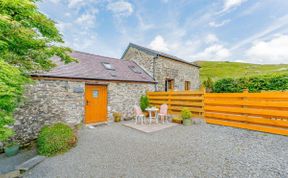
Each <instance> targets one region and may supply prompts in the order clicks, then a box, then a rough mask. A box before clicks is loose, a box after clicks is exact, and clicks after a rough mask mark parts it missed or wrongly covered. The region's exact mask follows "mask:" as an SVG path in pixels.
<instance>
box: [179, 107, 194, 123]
mask: <svg viewBox="0 0 288 178" xmlns="http://www.w3.org/2000/svg"><path fill="white" fill-rule="evenodd" d="M181 117H182V119H183V120H185V119H191V117H192V113H191V111H190V110H189V109H187V108H183V109H182V110H181Z"/></svg>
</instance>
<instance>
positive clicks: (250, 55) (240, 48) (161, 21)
mask: <svg viewBox="0 0 288 178" xmlns="http://www.w3.org/2000/svg"><path fill="white" fill-rule="evenodd" d="M38 6H39V9H40V11H41V12H43V13H44V14H46V15H47V16H48V17H49V18H51V19H53V20H54V21H55V22H56V26H57V28H58V29H59V31H60V32H61V34H62V35H63V39H64V41H65V45H66V46H68V47H71V48H72V49H74V50H78V51H83V52H88V53H93V54H98V55H104V56H109V57H115V58H120V57H121V56H122V54H123V52H124V51H125V49H126V48H127V46H128V44H129V43H130V42H131V43H135V44H138V45H141V46H145V47H148V48H151V49H154V50H159V51H162V52H166V53H168V54H172V55H175V56H177V57H180V58H182V59H184V60H187V61H198V60H207V61H234V62H249V63H259V64H272V63H273V64H280V63H288V10H287V9H288V0H158V1H157V0H43V1H42V2H40V3H38Z"/></svg>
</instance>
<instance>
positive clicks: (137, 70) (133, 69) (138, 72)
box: [129, 66, 141, 74]
mask: <svg viewBox="0 0 288 178" xmlns="http://www.w3.org/2000/svg"><path fill="white" fill-rule="evenodd" d="M129 68H130V69H131V70H132V71H133V72H135V73H137V74H141V70H140V69H139V68H138V67H135V66H129Z"/></svg>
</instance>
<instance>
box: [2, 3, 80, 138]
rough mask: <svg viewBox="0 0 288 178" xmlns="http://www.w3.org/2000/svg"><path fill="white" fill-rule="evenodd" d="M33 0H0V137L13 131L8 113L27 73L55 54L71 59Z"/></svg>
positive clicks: (45, 66) (40, 67)
mask: <svg viewBox="0 0 288 178" xmlns="http://www.w3.org/2000/svg"><path fill="white" fill-rule="evenodd" d="M36 2H37V0H0V141H6V140H7V139H8V138H9V137H10V136H12V135H13V131H12V130H11V129H10V128H9V125H12V124H13V117H12V113H13V111H14V109H15V108H16V106H17V103H18V102H19V101H20V99H21V95H22V93H23V85H24V84H25V83H27V82H28V81H29V79H28V77H27V74H28V73H31V72H34V71H38V70H49V69H50V68H52V67H53V66H54V64H53V63H52V62H51V60H49V59H50V58H51V57H52V56H58V57H60V58H61V59H62V61H64V62H65V63H68V62H71V61H75V59H73V58H72V57H70V56H69V54H68V53H69V52H70V51H71V50H70V49H69V48H66V47H62V46H61V45H60V44H61V43H63V40H62V36H61V35H60V34H59V32H58V30H57V28H56V27H55V24H54V22H53V21H52V20H51V19H49V18H47V17H46V16H45V15H44V14H42V13H41V12H39V11H38V8H37V5H36V4H35V3H36Z"/></svg>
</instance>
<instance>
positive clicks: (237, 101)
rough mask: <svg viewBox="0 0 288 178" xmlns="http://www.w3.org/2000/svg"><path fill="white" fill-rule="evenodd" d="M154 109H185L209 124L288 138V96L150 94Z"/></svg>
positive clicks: (281, 94)
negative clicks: (287, 136) (163, 105)
mask: <svg viewBox="0 0 288 178" xmlns="http://www.w3.org/2000/svg"><path fill="white" fill-rule="evenodd" d="M147 95H148V97H149V99H150V102H151V104H152V105H155V106H158V107H159V106H160V105H161V104H163V103H167V104H168V106H169V113H170V114H179V113H180V111H181V109H182V108H184V107H185V108H188V109H190V111H191V112H193V113H195V114H198V115H200V116H202V115H204V116H205V119H206V122H207V123H209V124H217V125H223V126H231V127H237V128H243V129H250V130H256V131H262V132H269V133H274V134H281V135H288V92H262V93H248V92H247V91H245V92H243V93H205V92H204V91H181V92H180V91H179V92H178V91H173V92H148V93H147Z"/></svg>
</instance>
